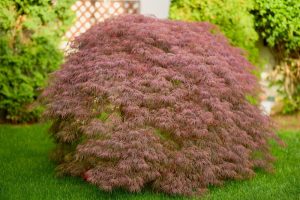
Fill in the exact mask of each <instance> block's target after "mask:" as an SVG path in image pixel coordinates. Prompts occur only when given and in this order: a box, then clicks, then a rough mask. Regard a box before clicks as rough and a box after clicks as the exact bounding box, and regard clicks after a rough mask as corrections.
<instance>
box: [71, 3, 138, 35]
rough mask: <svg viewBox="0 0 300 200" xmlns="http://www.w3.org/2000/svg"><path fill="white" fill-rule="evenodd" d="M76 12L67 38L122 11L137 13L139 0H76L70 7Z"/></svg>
mask: <svg viewBox="0 0 300 200" xmlns="http://www.w3.org/2000/svg"><path fill="white" fill-rule="evenodd" d="M71 9H72V10H73V11H75V12H76V22H75V24H74V25H73V26H72V27H71V28H70V30H69V31H68V32H67V33H66V38H67V39H68V40H72V39H74V37H76V36H78V35H80V34H81V33H84V32H85V31H86V30H87V29H89V28H90V27H91V26H92V25H93V24H95V23H96V22H100V21H103V20H104V19H106V18H109V17H111V16H115V15H119V14H123V13H132V14H133V13H139V12H140V1H139V0H123V1H122V0H78V1H76V3H75V4H74V5H73V6H72V7H71Z"/></svg>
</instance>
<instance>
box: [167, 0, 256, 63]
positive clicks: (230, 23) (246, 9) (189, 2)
mask: <svg viewBox="0 0 300 200" xmlns="http://www.w3.org/2000/svg"><path fill="white" fill-rule="evenodd" d="M251 9H253V1H252V0H250V1H249V0H172V2H171V7H170V18H171V19H177V20H188V21H209V22H211V23H213V24H216V25H218V26H219V27H220V29H221V31H222V32H223V33H224V34H225V35H226V36H227V37H228V38H229V40H230V41H231V43H232V44H233V45H235V46H237V47H240V48H242V49H244V50H246V53H247V54H248V58H249V60H250V61H252V63H258V50H257V48H256V42H257V40H258V34H257V33H256V31H255V28H254V19H253V16H252V15H251V14H250V10H251Z"/></svg>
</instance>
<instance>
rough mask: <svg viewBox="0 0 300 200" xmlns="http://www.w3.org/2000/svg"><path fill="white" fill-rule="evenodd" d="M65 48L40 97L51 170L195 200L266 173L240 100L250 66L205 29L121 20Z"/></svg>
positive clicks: (255, 112) (247, 107) (257, 130)
mask: <svg viewBox="0 0 300 200" xmlns="http://www.w3.org/2000/svg"><path fill="white" fill-rule="evenodd" d="M212 30H213V31H212ZM212 32H214V33H212ZM72 47H73V48H74V49H76V51H75V52H73V53H71V54H70V55H69V56H68V58H67V61H66V62H65V64H64V65H63V67H62V69H60V70H59V71H57V72H55V73H54V75H53V78H52V80H51V84H50V85H49V86H48V88H47V89H46V90H45V92H44V94H43V98H44V101H45V104H46V105H47V111H46V116H47V117H48V118H50V119H52V120H53V125H52V127H51V132H52V135H53V137H54V138H55V140H56V142H57V149H56V151H55V156H54V157H56V158H57V161H58V162H59V167H58V169H59V171H60V172H62V173H66V174H71V175H74V176H82V177H83V178H84V179H85V180H87V181H88V182H91V183H93V184H96V185H97V186H99V187H100V188H101V189H103V190H112V189H114V188H119V187H121V188H125V189H127V190H129V191H140V190H141V189H142V188H143V187H144V186H145V185H146V184H147V185H150V186H151V187H152V188H153V189H155V190H158V191H163V192H166V193H169V194H182V195H194V194H199V193H202V192H203V191H204V190H205V189H206V188H207V187H208V185H219V184H221V183H222V182H223V181H224V180H227V179H244V178H249V177H251V176H253V175H254V171H253V169H254V168H256V167H261V168H264V169H267V170H269V169H271V167H272V164H271V163H272V162H271V161H272V160H273V158H272V156H271V155H270V150H269V145H268V140H269V139H271V138H275V139H276V136H275V135H274V133H273V130H272V126H271V123H270V121H269V119H268V117H267V116H264V115H263V114H262V113H261V111H260V110H259V109H258V108H257V107H256V106H254V105H251V104H250V103H248V101H247V100H246V98H245V96H246V95H251V94H252V95H253V92H255V91H257V89H258V85H257V81H256V78H255V77H254V76H253V75H252V74H251V73H250V71H251V70H252V69H253V66H251V64H250V63H249V62H248V61H247V60H246V59H245V58H244V57H243V56H242V55H241V52H240V50H239V49H236V48H233V47H231V46H230V45H229V44H228V42H227V40H226V39H225V38H224V37H223V36H222V35H220V34H218V33H216V30H215V28H214V27H213V26H212V25H210V24H208V23H187V22H178V21H170V20H159V19H154V18H148V17H144V16H139V15H126V16H121V17H117V18H114V19H110V20H107V21H105V22H103V23H100V24H98V25H96V26H94V27H92V28H91V29H90V30H89V31H88V32H86V33H85V34H82V35H81V36H80V37H78V38H77V39H76V40H75V41H74V43H73V44H72Z"/></svg>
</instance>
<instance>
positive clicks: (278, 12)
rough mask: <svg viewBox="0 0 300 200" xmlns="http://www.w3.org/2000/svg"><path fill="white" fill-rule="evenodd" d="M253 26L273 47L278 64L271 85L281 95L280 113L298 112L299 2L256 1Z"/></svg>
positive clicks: (290, 0) (299, 95)
mask: <svg viewBox="0 0 300 200" xmlns="http://www.w3.org/2000/svg"><path fill="white" fill-rule="evenodd" d="M255 2H256V4H255V8H254V10H253V14H254V16H255V26H256V28H257V30H258V31H259V32H260V33H261V36H262V38H263V39H264V40H265V42H266V43H267V44H268V46H270V47H272V48H273V52H274V54H275V58H276V59H277V62H278V65H277V66H276V68H275V70H274V73H273V78H274V79H273V81H274V84H276V85H278V86H279V92H280V93H281V94H282V95H283V112H284V113H291V112H295V111H299V110H300V1H296V0H255Z"/></svg>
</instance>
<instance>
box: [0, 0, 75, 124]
mask: <svg viewBox="0 0 300 200" xmlns="http://www.w3.org/2000/svg"><path fill="white" fill-rule="evenodd" d="M72 2H73V1H72V0H59V1H57V2H56V4H55V5H53V4H52V3H51V1H50V0H36V1H33V0H1V1H0V61H1V62H0V116H1V118H2V119H5V120H9V121H13V122H23V121H32V120H35V119H36V117H37V116H38V115H39V113H40V110H41V108H40V107H38V106H34V105H32V102H33V101H34V100H35V99H36V97H37V95H38V93H39V91H38V89H39V88H41V87H42V86H43V85H44V83H45V79H46V78H47V74H48V73H49V72H52V71H53V70H55V69H57V67H58V66H59V65H60V63H61V62H62V59H63V56H62V52H61V51H59V50H58V45H59V43H60V41H61V37H62V36H63V34H64V32H65V31H66V29H67V27H68V26H69V25H70V24H71V22H72V19H73V13H72V12H71V11H70V9H69V8H70V4H71V3H72Z"/></svg>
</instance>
